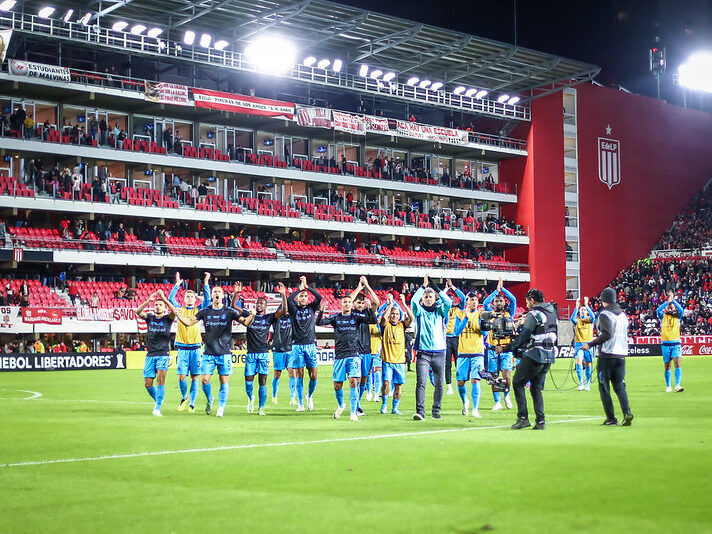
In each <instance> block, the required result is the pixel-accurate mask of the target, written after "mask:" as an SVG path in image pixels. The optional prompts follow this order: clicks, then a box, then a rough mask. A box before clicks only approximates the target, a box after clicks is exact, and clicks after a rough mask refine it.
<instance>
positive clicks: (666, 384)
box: [665, 369, 671, 388]
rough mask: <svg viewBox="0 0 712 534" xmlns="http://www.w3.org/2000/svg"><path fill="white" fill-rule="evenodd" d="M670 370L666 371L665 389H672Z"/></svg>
mask: <svg viewBox="0 0 712 534" xmlns="http://www.w3.org/2000/svg"><path fill="white" fill-rule="evenodd" d="M670 376H671V373H670V369H665V387H668V388H669V387H670Z"/></svg>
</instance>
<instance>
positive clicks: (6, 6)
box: [0, 0, 17, 11]
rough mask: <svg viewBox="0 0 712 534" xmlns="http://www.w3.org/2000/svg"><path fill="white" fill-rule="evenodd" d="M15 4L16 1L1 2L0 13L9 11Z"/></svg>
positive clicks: (5, 0) (4, 0)
mask: <svg viewBox="0 0 712 534" xmlns="http://www.w3.org/2000/svg"><path fill="white" fill-rule="evenodd" d="M15 4H17V0H3V1H2V2H0V11H10V10H11V9H12V8H13V7H15Z"/></svg>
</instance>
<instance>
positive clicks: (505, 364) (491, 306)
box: [482, 277, 517, 410]
mask: <svg viewBox="0 0 712 534" xmlns="http://www.w3.org/2000/svg"><path fill="white" fill-rule="evenodd" d="M505 297H507V300H509V306H506V302H505V300H504V298H505ZM482 305H483V306H484V308H485V310H486V311H491V312H492V313H493V315H494V317H501V316H505V317H509V318H511V319H512V320H514V314H515V313H516V311H517V299H516V297H515V296H514V295H512V294H511V293H510V292H509V291H507V289H506V288H505V287H504V280H502V278H501V277H500V279H499V282H497V289H495V290H494V291H493V292H492V293H490V295H489V296H488V297H487V298H486V299H485V300H484V302H483V303H482ZM511 342H512V338H511V337H506V338H502V339H497V338H496V337H495V334H494V332H490V333H489V336H487V371H489V372H490V373H497V374H498V373H499V372H500V371H502V378H504V380H506V382H507V391H505V392H504V405H505V406H506V407H507V408H511V407H512V399H511V398H510V396H509V388H510V387H511V385H512V360H513V359H514V358H513V355H512V353H511V352H497V351H496V350H495V348H496V347H497V346H499V345H502V346H504V345H508V344H509V343H511ZM492 396H493V397H494V406H492V409H493V410H501V409H502V402H501V401H500V393H499V391H494V389H493V390H492Z"/></svg>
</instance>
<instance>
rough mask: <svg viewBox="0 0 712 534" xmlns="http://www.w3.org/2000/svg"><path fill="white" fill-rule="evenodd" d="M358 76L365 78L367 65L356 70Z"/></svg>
mask: <svg viewBox="0 0 712 534" xmlns="http://www.w3.org/2000/svg"><path fill="white" fill-rule="evenodd" d="M358 75H359V76H361V77H362V78H365V77H366V76H367V75H368V65H361V68H360V69H358Z"/></svg>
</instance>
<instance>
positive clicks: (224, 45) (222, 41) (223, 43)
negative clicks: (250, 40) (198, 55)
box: [214, 39, 230, 50]
mask: <svg viewBox="0 0 712 534" xmlns="http://www.w3.org/2000/svg"><path fill="white" fill-rule="evenodd" d="M229 44H230V43H228V42H227V41H226V40H225V39H220V40H219V41H215V45H214V46H215V49H216V50H225V49H226V48H227V46H228V45H229Z"/></svg>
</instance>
